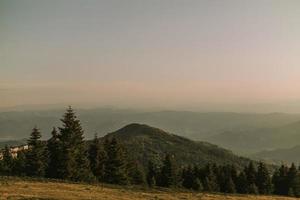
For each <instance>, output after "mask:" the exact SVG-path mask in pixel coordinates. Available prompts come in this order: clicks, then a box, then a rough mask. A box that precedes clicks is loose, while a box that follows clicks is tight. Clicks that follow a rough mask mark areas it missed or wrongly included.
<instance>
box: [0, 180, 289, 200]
mask: <svg viewBox="0 0 300 200" xmlns="http://www.w3.org/2000/svg"><path fill="white" fill-rule="evenodd" d="M0 199H1V200H79V199H80V200H91V199H93V200H98V199H99V200H100V199H101V200H103V199H106V200H115V199H119V200H138V199H147V200H179V199H180V200H184V199H186V200H187V199H191V200H194V199H197V200H199V199H201V200H223V199H228V200H246V199H247V200H251V199H253V200H254V199H255V200H293V199H295V198H288V197H275V196H248V195H215V194H202V193H192V192H186V191H173V190H164V191H161V190H142V189H132V188H121V187H120V188H118V187H113V186H104V187H102V186H94V185H87V184H70V183H56V182H38V181H25V180H13V179H12V180H8V181H4V182H2V183H1V186H0Z"/></svg>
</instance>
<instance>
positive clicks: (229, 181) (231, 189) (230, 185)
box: [225, 176, 236, 193]
mask: <svg viewBox="0 0 300 200" xmlns="http://www.w3.org/2000/svg"><path fill="white" fill-rule="evenodd" d="M225 192H226V193H235V192H236V189H235V185H234V182H233V180H232V178H231V176H229V177H228V178H227V180H226V187H225Z"/></svg>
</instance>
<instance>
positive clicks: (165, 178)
mask: <svg viewBox="0 0 300 200" xmlns="http://www.w3.org/2000/svg"><path fill="white" fill-rule="evenodd" d="M175 180H176V171H175V166H174V163H173V161H172V159H171V156H170V155H169V154H167V155H166V157H165V160H164V161H163V166H162V169H161V172H160V176H159V186H161V187H171V186H174V185H175Z"/></svg>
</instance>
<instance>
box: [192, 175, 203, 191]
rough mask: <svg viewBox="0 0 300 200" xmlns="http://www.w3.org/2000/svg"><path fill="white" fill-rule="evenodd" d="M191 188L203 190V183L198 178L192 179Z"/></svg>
mask: <svg viewBox="0 0 300 200" xmlns="http://www.w3.org/2000/svg"><path fill="white" fill-rule="evenodd" d="M192 189H193V190H195V191H198V192H201V191H203V185H202V182H201V181H200V179H199V178H195V179H194V180H193V185H192Z"/></svg>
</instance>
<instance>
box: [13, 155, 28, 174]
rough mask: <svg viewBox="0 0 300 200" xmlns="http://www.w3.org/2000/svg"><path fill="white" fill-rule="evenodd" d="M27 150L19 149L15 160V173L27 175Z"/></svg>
mask: <svg viewBox="0 0 300 200" xmlns="http://www.w3.org/2000/svg"><path fill="white" fill-rule="evenodd" d="M25 155H26V151H24V150H23V151H19V152H18V155H17V157H16V158H15V160H14V166H13V171H14V175H17V176H25V175H26V173H25V172H26V171H25V170H26V157H25Z"/></svg>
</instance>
